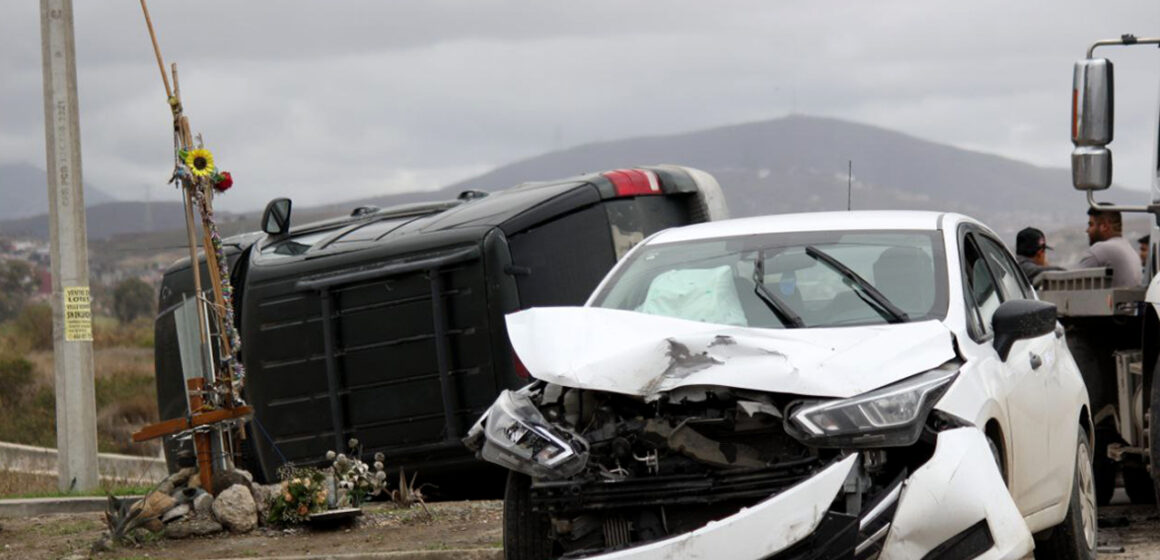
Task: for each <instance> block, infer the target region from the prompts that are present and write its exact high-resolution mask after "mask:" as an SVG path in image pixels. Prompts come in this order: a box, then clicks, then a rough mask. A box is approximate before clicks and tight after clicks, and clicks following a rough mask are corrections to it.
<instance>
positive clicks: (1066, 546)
mask: <svg viewBox="0 0 1160 560" xmlns="http://www.w3.org/2000/svg"><path fill="white" fill-rule="evenodd" d="M1072 477H1073V479H1074V480H1073V482H1072V485H1071V497H1070V499H1069V500H1068V506H1067V515H1066V516H1064V518H1063V522H1062V523H1060V524H1059V525H1056V526H1055V527H1052V528H1051V529H1050V531H1051V532H1050V534H1049V535H1048V537H1047V539H1045V540H1042V541H1038V542H1037V543H1036V546H1035V558H1036V559H1038V560H1048V559H1060V560H1090V559H1094V558H1095V557H1096V519H1097V513H1096V496H1095V494H1096V489H1095V476H1094V475H1093V471H1092V455H1091V444H1090V443H1089V442H1088V436H1087V433H1086V432H1085V431H1084V429H1083V428H1082V427H1080V428H1079V437H1078V438H1077V440H1076V450H1075V471H1074V473H1073V475H1072Z"/></svg>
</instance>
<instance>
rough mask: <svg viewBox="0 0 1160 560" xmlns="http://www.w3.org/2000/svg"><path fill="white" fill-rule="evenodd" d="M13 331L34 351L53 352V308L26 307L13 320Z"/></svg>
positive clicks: (39, 305) (37, 305) (38, 305)
mask: <svg viewBox="0 0 1160 560" xmlns="http://www.w3.org/2000/svg"><path fill="white" fill-rule="evenodd" d="M12 327H13V330H14V331H15V332H16V335H17V336H19V337H20V338H21V339H23V341H24V342H25V344H27V346H28V347H29V348H30V349H32V350H52V307H50V306H49V305H48V304H45V303H37V304H34V305H26V306H24V309H23V310H21V311H20V314H19V315H17V316H16V318H15V319H13V320H12Z"/></svg>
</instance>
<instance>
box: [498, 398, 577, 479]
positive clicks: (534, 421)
mask: <svg viewBox="0 0 1160 560" xmlns="http://www.w3.org/2000/svg"><path fill="white" fill-rule="evenodd" d="M485 422H486V426H485V427H484V437H485V440H484V443H483V449H482V451H481V452H480V453H481V455H482V457H483V459H484V460H485V461H488V462H491V463H495V464H497V465H499V466H501V467H507V468H509V469H512V470H515V471H519V472H522V473H524V474H527V475H531V476H533V477H537V478H556V479H559V478H567V477H569V476H572V475H574V474H576V473H578V472H580V471H581V470H583V469H584V465H585V464H587V462H588V443H587V442H586V441H584V438H582V437H580V436H579V435H577V434H575V433H573V432H571V431H569V430H565V429H563V428H560V427H557V426H553V425H551V424H549V423H548V421H547V419H545V418H544V415H543V414H540V411H539V410H538V409H537V408H536V405H535V404H533V403H532V401H531V400H530V399H529V398H528V397H527V395H524V394H522V393H513V392H511V391H504V392H502V393H500V395H499V398H498V399H496V401H495V404H493V405H491V409H490V410H488V413H487V418H486V420H485Z"/></svg>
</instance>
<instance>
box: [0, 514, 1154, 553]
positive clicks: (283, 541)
mask: <svg viewBox="0 0 1160 560" xmlns="http://www.w3.org/2000/svg"><path fill="white" fill-rule="evenodd" d="M429 507H430V508H431V513H432V519H427V518H426V516H425V515H424V514H423V512H422V509H419V508H415V509H408V510H399V509H392V508H390V507H388V506H387V505H386V504H372V505H370V506H367V507H366V508H365V514H364V515H363V517H362V518H360V519H359V520H358V521H357V522H356V523H355V524H353V525H349V526H346V527H338V528H334V529H312V528H309V527H302V528H295V529H276V528H262V529H258V530H257V531H254V532H253V533H250V534H247V535H228V534H225V533H222V534H219V535H216V536H211V537H202V538H190V539H184V540H167V539H162V538H153V539H148V540H147V541H146V542H144V543H142V544H141V545H140V546H136V547H122V548H118V549H116V550H114V551H112V552H103V553H99V554H96V555H93V556H92V558H95V559H99V560H121V559H125V560H128V559H143V558H150V559H153V558H162V559H168V558H173V559H180V560H207V559H214V558H247V557H251V558H260V557H269V556H292V555H318V556H325V555H337V554H359V553H373V552H388V551H406V550H410V551H439V550H451V549H492V550H496V551H498V550H500V548H501V546H502V542H503V541H502V538H503V530H502V512H503V503H502V502H499V501H476V502H444V503H436V504H431V505H430V506H429ZM1100 520H1101V523H1100V524H1101V528H1100V533H1099V544H1100V547H1101V550H1100V555H1099V556H1100V558H1103V559H1106V560H1145V559H1153V558H1160V514H1157V509H1156V507H1155V506H1129V505H1117V506H1111V507H1106V508H1101V509H1100ZM103 529H104V523H103V521H102V520H101V516H100V514H97V513H85V514H66V515H48V516H40V517H30V518H22V519H0V558H4V559H7V558H12V559H16V558H20V559H25V558H27V559H31V560H47V559H58V558H75V559H82V558H89V547H90V545H91V544H92V543H93V542H94V541H95V540H96V539H97V537H98V536H99V535H100V533H101V531H102V530H103Z"/></svg>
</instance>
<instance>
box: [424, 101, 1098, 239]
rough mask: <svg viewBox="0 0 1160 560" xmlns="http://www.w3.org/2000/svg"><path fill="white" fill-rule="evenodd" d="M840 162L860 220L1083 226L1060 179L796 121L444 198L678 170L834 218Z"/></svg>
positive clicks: (644, 143) (605, 150) (824, 121)
mask: <svg viewBox="0 0 1160 560" xmlns="http://www.w3.org/2000/svg"><path fill="white" fill-rule="evenodd" d="M848 161H852V162H853V168H854V173H853V188H852V191H853V192H852V206H853V208H854V209H857V210H865V209H921V210H948V211H955V212H961V213H964V214H967V215H970V216H973V217H975V218H978V219H980V220H983V221H984V222H985V223H987V224H989V225H991V227H993V228H995V229H997V230H999V233H1000V234H1003V235H1004V237H1005V238H1007V237H1013V236H1014V233H1015V232H1016V231H1018V230H1019V229H1020V228H1022V227H1023V226H1025V225H1034V224H1059V223H1061V221H1063V222H1072V223H1076V224H1081V225H1082V224H1084V223H1086V217H1085V216H1084V215H1083V212H1084V208H1085V207H1086V204H1085V202H1084V200H1083V197H1082V196H1080V195H1079V194H1078V193H1076V192H1074V191H1073V190H1072V188H1071V176H1070V173H1069V172H1068V170H1066V169H1062V168H1055V169H1050V168H1042V167H1036V166H1034V165H1030V164H1027V163H1023V162H1019V161H1015V160H1011V159H1007V158H1003V157H1000V156H995V155H990V154H984V153H979V152H973V151H969V150H963V149H959V148H954V147H951V146H946V145H943V144H937V143H934V142H929V141H926V140H921V139H919V138H915V137H913V136H908V135H906V134H902V133H898V132H893V131H890V130H886V129H883V128H878V127H874V126H868V125H863V124H857V123H852V122H847V121H841V120H836V119H828V118H817V117H803V116H791V117H786V118H782V119H776V120H770V121H763V122H757V123H750V124H742V125H735V126H725V127H720V128H714V129H710V130H703V131H697V132H690V133H686V134H678V135H672V136H657V137H645V138H635V139H629V140H620V141H615V142H603V143H598V144H589V145H585V146H579V147H576V148H572V149H569V150H564V151H559V152H553V153H550V154H545V155H542V156H538V157H534V158H531V159H527V160H524V161H520V162H516V163H513V164H511V165H506V166H503V167H500V168H498V169H496V170H494V171H491V172H490V173H486V174H484V175H480V176H478V177H475V178H472V179H469V180H467V181H463V182H461V183H458V184H456V185H452V186H451V187H448V189H447V191H448V194H450V193H451V192H458V191H460V190H463V189H468V188H472V189H484V190H490V189H495V188H502V187H504V186H508V185H512V184H515V183H519V182H523V181H531V180H541V179H550V178H555V177H565V176H567V175H570V174H575V173H581V172H588V171H597V170H603V169H610V168H615V167H627V166H632V165H640V164H651V163H679V164H682V165H690V166H693V167H697V168H700V169H703V170H705V171H708V172H709V173H712V174H713V175H714V176H715V177H717V180H718V181H719V182H720V183H721V186H722V188H723V189H724V192H725V197H726V199H727V200H728V202H729V207H730V210H731V212H732V215H733V216H735V217H744V216H753V215H760V214H771V213H783V212H801V211H813V210H842V209H845V208H846V197H847V192H846V184H847V176H846V175H847V174H846V170H847V162H848ZM1041 227H1042V226H1041ZM1044 229H1046V228H1044Z"/></svg>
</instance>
